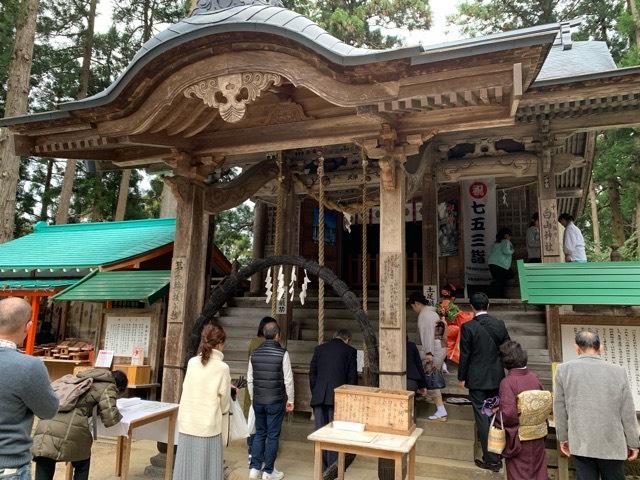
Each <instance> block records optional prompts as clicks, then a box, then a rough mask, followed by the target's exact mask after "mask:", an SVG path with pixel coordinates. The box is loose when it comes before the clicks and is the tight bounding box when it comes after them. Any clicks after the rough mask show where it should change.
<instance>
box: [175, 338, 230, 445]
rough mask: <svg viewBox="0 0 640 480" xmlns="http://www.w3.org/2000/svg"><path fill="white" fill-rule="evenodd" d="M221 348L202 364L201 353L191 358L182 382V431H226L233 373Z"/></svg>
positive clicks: (198, 433) (208, 433)
mask: <svg viewBox="0 0 640 480" xmlns="http://www.w3.org/2000/svg"><path fill="white" fill-rule="evenodd" d="M223 359H224V355H223V354H222V352H220V351H219V350H213V352H211V358H210V359H209V361H208V362H207V364H206V365H202V359H201V357H200V356H197V357H193V358H192V359H191V360H189V364H188V366H187V374H186V375H185V377H184V384H183V385H182V397H181V398H180V410H179V411H178V426H179V431H180V433H184V434H187V435H192V436H194V437H215V436H216V435H220V434H221V433H222V415H224V414H225V413H227V412H228V411H229V402H230V396H231V375H230V373H229V365H227V364H226V363H224V362H223V361H222V360H223Z"/></svg>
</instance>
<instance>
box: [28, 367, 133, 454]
mask: <svg viewBox="0 0 640 480" xmlns="http://www.w3.org/2000/svg"><path fill="white" fill-rule="evenodd" d="M77 376H78V377H79V378H92V379H93V384H92V385H91V388H90V389H89V391H87V392H86V393H85V394H84V395H83V396H82V397H80V398H79V399H78V402H77V403H76V406H75V408H74V409H73V410H71V411H69V412H58V414H57V415H56V416H55V417H53V418H52V419H51V420H40V422H39V423H38V426H37V427H36V431H35V434H34V437H33V448H32V453H33V456H34V457H46V458H51V459H53V460H56V461H58V462H78V461H81V460H86V459H88V458H90V457H91V445H92V443H93V436H92V432H91V428H90V427H89V419H90V418H91V416H92V415H93V409H94V408H95V407H97V408H98V415H99V416H100V420H102V423H103V424H104V426H105V427H107V428H108V427H112V426H114V425H116V424H117V423H118V422H119V421H120V420H121V419H122V415H121V414H120V411H119V410H118V407H117V406H116V398H117V396H118V389H117V388H116V384H115V381H114V379H113V375H112V374H111V372H110V371H109V370H105V369H101V368H93V369H91V370H86V371H84V372H81V373H79V374H78V375H77Z"/></svg>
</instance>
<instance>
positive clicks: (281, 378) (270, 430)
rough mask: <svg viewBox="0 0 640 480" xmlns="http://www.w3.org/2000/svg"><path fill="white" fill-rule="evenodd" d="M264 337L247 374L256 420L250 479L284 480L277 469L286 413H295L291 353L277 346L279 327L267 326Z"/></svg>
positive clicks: (273, 323) (254, 353) (282, 474)
mask: <svg viewBox="0 0 640 480" xmlns="http://www.w3.org/2000/svg"><path fill="white" fill-rule="evenodd" d="M263 333H264V338H265V342H264V343H263V344H262V346H260V347H258V348H257V349H256V350H255V351H254V352H253V353H252V354H251V358H250V359H249V371H248V372H247V383H248V390H249V395H250V396H251V399H252V404H253V411H254V412H255V416H256V434H255V436H254V437H253V443H252V445H251V464H250V466H249V468H250V470H249V478H251V479H258V478H262V480H281V479H282V478H284V473H282V472H280V471H278V470H276V469H275V466H274V465H275V462H276V455H277V454H278V441H279V439H280V429H281V427H282V421H283V420H284V414H285V411H286V412H292V411H293V400H294V397H293V394H294V391H293V372H292V370H291V360H290V359H289V352H287V351H286V350H285V349H284V348H282V346H280V343H278V342H279V340H280V327H279V326H278V324H277V323H276V322H270V323H267V324H266V325H265V326H264V328H263ZM261 471H262V477H260V472H261Z"/></svg>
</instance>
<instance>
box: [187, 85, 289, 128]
mask: <svg viewBox="0 0 640 480" xmlns="http://www.w3.org/2000/svg"><path fill="white" fill-rule="evenodd" d="M281 81H282V78H281V77H280V75H277V74H275V73H265V72H245V73H233V74H230V75H221V76H219V77H215V78H209V79H207V80H202V81H200V82H197V83H194V84H192V85H189V86H188V87H187V88H186V89H185V90H184V96H185V97H187V98H194V97H196V98H199V99H201V100H202V101H203V102H204V103H205V104H206V105H208V106H210V107H213V108H217V109H218V110H219V111H220V116H221V117H222V119H223V120H224V121H225V122H229V123H237V122H239V121H240V120H242V119H243V118H244V115H245V113H246V112H247V105H248V104H249V103H251V102H254V101H255V100H256V98H258V97H259V96H260V95H261V94H262V92H264V91H265V90H266V89H267V88H269V87H270V86H271V85H280V82H281Z"/></svg>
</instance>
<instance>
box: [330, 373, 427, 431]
mask: <svg viewBox="0 0 640 480" xmlns="http://www.w3.org/2000/svg"><path fill="white" fill-rule="evenodd" d="M414 395H415V393H414V392H409V391H405V390H384V389H381V388H375V387H361V386H357V385H343V386H342V387H338V388H336V389H335V402H334V413H333V418H334V420H339V421H344V422H355V423H362V424H364V425H365V431H370V432H383V433H394V434H397V435H411V433H412V432H413V431H414V430H415V428H416V425H415V423H414V422H413V409H414V403H413V397H414Z"/></svg>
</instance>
